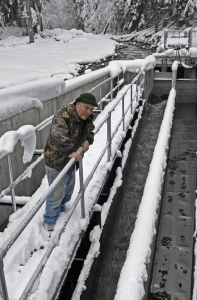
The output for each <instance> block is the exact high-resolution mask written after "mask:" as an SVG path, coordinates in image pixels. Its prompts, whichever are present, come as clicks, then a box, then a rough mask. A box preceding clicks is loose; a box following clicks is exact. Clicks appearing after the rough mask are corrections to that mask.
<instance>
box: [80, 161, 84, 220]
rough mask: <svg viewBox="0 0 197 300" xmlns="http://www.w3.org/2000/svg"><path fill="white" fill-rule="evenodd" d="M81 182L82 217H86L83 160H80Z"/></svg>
mask: <svg viewBox="0 0 197 300" xmlns="http://www.w3.org/2000/svg"><path fill="white" fill-rule="evenodd" d="M79 183H80V190H79V192H80V193H81V218H82V219H84V218H85V203H84V184H83V161H82V160H80V161H79Z"/></svg>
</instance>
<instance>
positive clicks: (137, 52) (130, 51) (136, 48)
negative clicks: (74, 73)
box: [79, 42, 152, 75]
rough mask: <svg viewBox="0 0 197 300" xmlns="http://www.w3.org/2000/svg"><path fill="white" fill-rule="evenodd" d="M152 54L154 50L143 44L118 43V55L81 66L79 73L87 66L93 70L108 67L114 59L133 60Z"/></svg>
mask: <svg viewBox="0 0 197 300" xmlns="http://www.w3.org/2000/svg"><path fill="white" fill-rule="evenodd" d="M151 54H152V51H151V50H150V49H146V48H144V46H143V45H133V44H132V43H131V42H124V43H121V44H120V45H118V47H117V49H116V55H112V56H110V57H108V58H107V59H105V60H101V61H98V62H95V63H92V64H88V65H83V66H81V70H80V71H79V74H80V75H81V74H83V73H84V71H85V69H86V68H87V67H88V68H90V69H91V70H92V71H95V70H98V69H101V68H104V67H107V66H108V64H109V62H110V61H112V60H133V59H138V58H145V57H146V56H148V55H151Z"/></svg>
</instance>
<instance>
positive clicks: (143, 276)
mask: <svg viewBox="0 0 197 300" xmlns="http://www.w3.org/2000/svg"><path fill="white" fill-rule="evenodd" d="M175 96H176V91H175V89H171V91H170V94H169V97H168V102H167V107H166V110H165V113H164V118H163V121H162V124H161V128H160V132H159V136H158V139H157V144H156V146H155V150H154V154H153V159H152V162H151V164H150V169H149V173H148V177H147V180H146V184H145V187H144V192H143V196H142V200H141V204H140V207H139V211H138V215H137V220H136V223H135V229H134V231H133V234H132V235H131V239H130V245H129V249H128V251H127V258H126V261H125V264H124V266H123V268H122V271H121V274H120V279H119V282H118V288H117V292H116V295H115V298H114V300H129V299H131V300H141V299H142V298H143V296H144V293H145V291H144V285H143V284H144V281H146V280H147V270H146V264H147V261H148V260H149V257H150V254H151V251H150V246H151V242H152V239H153V236H154V234H155V221H156V218H157V215H156V210H157V206H158V202H159V200H160V197H161V187H162V183H163V177H164V168H165V166H166V160H167V155H166V151H167V149H168V143H169V138H170V135H171V128H172V122H173V112H174V106H175ZM155 179H157V182H156V184H155V185H154V187H153V184H152V183H153V181H154V182H155Z"/></svg>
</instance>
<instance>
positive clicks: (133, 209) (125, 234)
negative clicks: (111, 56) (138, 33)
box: [94, 45, 166, 300]
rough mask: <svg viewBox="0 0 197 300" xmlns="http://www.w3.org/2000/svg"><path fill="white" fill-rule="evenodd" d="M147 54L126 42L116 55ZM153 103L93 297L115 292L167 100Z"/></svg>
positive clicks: (109, 297) (107, 297) (99, 299)
mask: <svg viewBox="0 0 197 300" xmlns="http://www.w3.org/2000/svg"><path fill="white" fill-rule="evenodd" d="M150 54H151V51H150V50H146V49H145V50H144V49H141V48H139V47H138V46H136V45H135V46H134V45H128V48H122V49H120V50H119V51H118V56H117V57H116V59H137V58H144V57H145V56H147V55H150ZM152 103H154V104H151V103H149V104H148V107H147V110H146V113H145V116H144V119H143V122H142V127H141V130H140V133H139V136H138V142H137V145H136V148H135V150H134V153H133V156H132V160H131V161H128V162H127V164H129V172H128V176H127V178H125V180H124V183H123V197H122V199H120V200H121V201H120V206H119V209H118V212H117V216H116V221H115V224H114V228H113V231H112V234H111V236H110V241H109V245H108V249H107V251H106V256H105V259H104V263H103V269H102V273H101V276H100V279H99V283H98V287H97V290H96V294H95V297H94V300H113V299H114V297H115V294H116V289H117V283H118V279H119V276H120V272H121V269H122V267H123V265H124V262H125V259H126V254H127V249H128V247H129V242H130V237H131V234H132V232H133V229H134V226H135V221H136V216H137V212H138V208H139V205H140V202H141V198H142V195H143V189H144V185H145V181H146V178H147V175H148V171H149V165H150V163H151V159H152V156H153V151H154V147H155V144H156V141H157V137H158V133H159V130H160V125H161V122H162V119H163V114H164V110H165V107H166V101H158V102H155V101H153V102H152Z"/></svg>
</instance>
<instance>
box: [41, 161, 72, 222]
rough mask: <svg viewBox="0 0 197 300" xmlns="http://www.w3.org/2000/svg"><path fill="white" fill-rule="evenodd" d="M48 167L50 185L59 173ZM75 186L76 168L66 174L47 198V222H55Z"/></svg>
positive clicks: (45, 217)
mask: <svg viewBox="0 0 197 300" xmlns="http://www.w3.org/2000/svg"><path fill="white" fill-rule="evenodd" d="M45 168H46V175H47V179H48V182H49V185H51V184H52V182H53V181H54V180H55V178H56V177H57V176H58V175H59V173H60V172H58V171H57V170H55V169H52V168H49V167H48V166H45ZM74 186H75V170H74V171H73V172H72V173H71V174H66V175H65V176H64V177H63V178H62V179H61V180H60V182H59V183H58V185H57V186H56V187H55V188H54V190H53V191H52V192H51V193H50V194H49V195H48V197H47V200H46V209H45V214H44V223H45V224H49V225H52V224H55V223H56V220H57V218H58V217H59V215H60V212H61V211H64V210H65V203H66V202H68V201H70V199H71V196H72V193H73V190H74Z"/></svg>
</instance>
